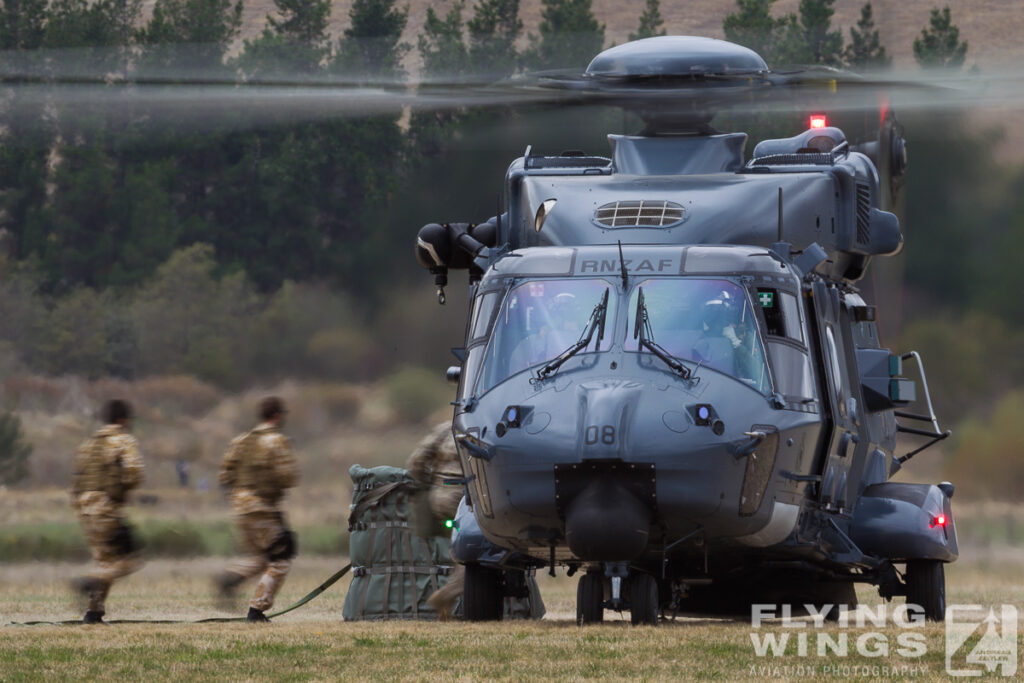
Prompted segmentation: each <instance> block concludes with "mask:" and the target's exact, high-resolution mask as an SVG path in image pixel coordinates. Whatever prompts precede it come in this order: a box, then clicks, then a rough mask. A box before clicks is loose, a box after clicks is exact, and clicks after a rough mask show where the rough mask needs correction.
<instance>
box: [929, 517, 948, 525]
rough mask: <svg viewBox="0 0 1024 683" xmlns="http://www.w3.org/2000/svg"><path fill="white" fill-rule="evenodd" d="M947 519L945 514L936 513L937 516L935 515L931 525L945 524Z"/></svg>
mask: <svg viewBox="0 0 1024 683" xmlns="http://www.w3.org/2000/svg"><path fill="white" fill-rule="evenodd" d="M947 521H948V520H947V519H946V515H938V516H937V517H935V519H933V520H932V526H933V527H936V526H946V522H947Z"/></svg>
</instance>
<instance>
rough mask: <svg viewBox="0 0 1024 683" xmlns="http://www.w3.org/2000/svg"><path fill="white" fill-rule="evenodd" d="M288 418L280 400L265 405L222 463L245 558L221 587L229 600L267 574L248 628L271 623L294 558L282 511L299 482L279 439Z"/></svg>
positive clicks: (289, 452) (284, 444)
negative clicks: (271, 612) (252, 580)
mask: <svg viewBox="0 0 1024 683" xmlns="http://www.w3.org/2000/svg"><path fill="white" fill-rule="evenodd" d="M284 416H285V409H284V404H283V403H282V401H281V400H280V399H279V398H276V397H273V396H271V397H268V398H265V399H263V401H262V403H261V404H260V419H261V420H262V421H261V423H260V424H259V425H258V426H257V427H256V428H255V429H253V430H252V431H251V432H247V433H246V434H242V435H241V436H239V437H237V438H235V440H234V441H232V442H231V447H230V448H229V449H228V452H227V453H226V454H225V455H224V460H223V462H222V463H221V471H220V483H221V484H222V485H223V486H225V487H227V488H228V489H229V491H230V495H231V507H232V510H233V511H234V513H235V516H236V519H237V523H238V530H239V534H240V536H241V538H242V545H243V548H244V551H245V553H246V554H245V556H244V557H242V558H239V559H238V560H235V561H234V562H232V563H231V564H230V565H229V566H228V568H227V570H226V571H224V572H223V574H221V576H220V577H218V579H217V584H218V588H219V590H220V591H221V594H222V595H224V596H229V595H231V594H232V593H233V592H234V590H235V589H236V588H237V587H238V586H239V585H240V584H241V583H242V582H243V581H244V580H245V579H247V578H250V577H252V576H256V575H258V574H263V577H262V578H261V579H260V581H259V583H258V584H257V585H256V593H255V595H254V596H253V599H252V602H251V603H250V604H249V613H248V615H247V616H246V620H247V621H249V622H265V621H269V620H268V619H267V617H266V616H265V615H264V612H265V611H266V610H268V609H270V607H271V606H272V605H273V604H274V596H275V595H277V592H278V590H280V588H281V586H282V585H283V584H284V580H285V577H287V576H288V570H289V569H290V568H291V564H292V563H291V560H292V558H293V557H295V551H296V544H295V535H294V533H293V532H292V531H291V530H290V529H288V527H287V526H286V525H285V521H284V516H283V514H282V513H281V508H280V505H281V499H282V498H283V497H284V492H285V490H286V489H289V488H291V487H293V486H295V482H296V480H297V478H298V472H297V470H296V467H295V458H294V456H293V455H292V448H291V444H290V443H289V442H288V439H287V438H286V437H285V436H284V435H283V434H282V433H281V426H282V424H283V422H284Z"/></svg>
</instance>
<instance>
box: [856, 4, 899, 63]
mask: <svg viewBox="0 0 1024 683" xmlns="http://www.w3.org/2000/svg"><path fill="white" fill-rule="evenodd" d="M891 63H892V59H890V58H889V55H887V54H886V53H885V48H884V47H883V46H882V42H881V40H880V39H879V37H878V29H876V28H875V19H874V16H873V15H872V10H871V3H870V2H868V3H865V4H864V6H863V7H861V8H860V20H858V21H857V28H852V27H851V28H850V44H849V45H847V46H846V65H847V66H848V67H850V68H851V69H857V70H859V71H865V70H870V69H884V68H886V67H888V66H889V65H890V64H891Z"/></svg>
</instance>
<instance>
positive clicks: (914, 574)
mask: <svg viewBox="0 0 1024 683" xmlns="http://www.w3.org/2000/svg"><path fill="white" fill-rule="evenodd" d="M907 604H908V605H919V606H920V607H921V609H923V610H924V618H925V619H927V620H928V621H945V619H946V572H945V569H944V567H943V566H942V562H939V561H938V560H907Z"/></svg>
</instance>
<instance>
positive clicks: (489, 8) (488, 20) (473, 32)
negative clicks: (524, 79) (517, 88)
mask: <svg viewBox="0 0 1024 683" xmlns="http://www.w3.org/2000/svg"><path fill="white" fill-rule="evenodd" d="M466 27H467V28H468V29H469V60H470V63H471V64H472V66H473V71H474V73H476V74H479V75H481V76H482V77H484V78H486V79H488V80H499V79H501V78H505V77H507V76H510V75H511V74H512V72H514V71H515V69H516V62H517V61H518V53H517V52H516V40H518V38H519V34H520V33H522V31H523V22H522V20H521V19H520V18H519V0H479V2H477V4H476V6H475V7H474V8H473V18H472V19H470V20H469V21H468V22H467V24H466Z"/></svg>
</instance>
